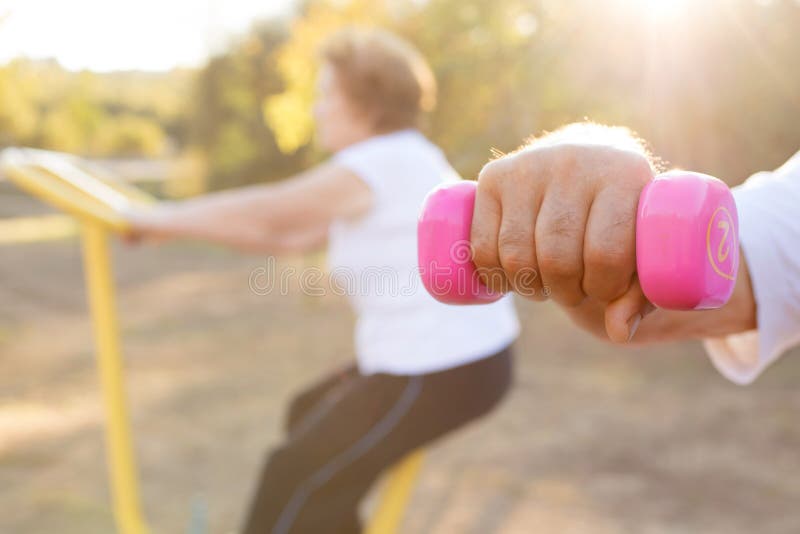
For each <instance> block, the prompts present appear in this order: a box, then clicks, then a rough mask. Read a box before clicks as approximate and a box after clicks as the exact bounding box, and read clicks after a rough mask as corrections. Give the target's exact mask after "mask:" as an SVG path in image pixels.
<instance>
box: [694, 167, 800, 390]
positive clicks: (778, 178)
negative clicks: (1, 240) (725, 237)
mask: <svg viewBox="0 0 800 534" xmlns="http://www.w3.org/2000/svg"><path fill="white" fill-rule="evenodd" d="M733 194H734V197H735V198H736V207H737V209H738V211H739V241H740V243H741V246H742V250H743V252H744V258H745V260H746V261H747V268H748V270H749V271H750V279H751V282H752V286H753V296H754V297H755V302H756V324H757V325H758V330H754V331H752V332H745V333H742V334H736V335H732V336H728V337H724V338H718V339H710V340H706V341H705V347H706V350H707V351H708V354H709V355H710V357H711V361H712V362H713V363H714V365H715V366H716V367H717V369H719V371H720V372H721V373H722V374H723V375H725V376H726V377H727V378H729V379H730V380H732V381H733V382H736V383H738V384H748V383H750V382H752V381H753V380H755V379H756V378H757V377H758V375H759V374H761V372H762V371H764V369H766V368H767V366H769V365H770V364H771V363H772V362H774V361H775V360H777V359H778V358H779V357H780V356H781V355H782V354H783V353H784V352H786V351H788V350H789V349H791V348H792V347H794V346H797V345H800V152H798V153H797V154H795V156H794V157H793V158H792V159H790V160H789V161H788V162H786V163H785V164H784V165H783V166H782V167H781V168H779V169H778V170H776V171H774V172H761V173H758V174H755V175H753V176H751V177H750V178H749V179H748V180H747V181H746V182H745V183H744V184H742V185H741V186H739V187H737V188H736V189H734V191H733Z"/></svg>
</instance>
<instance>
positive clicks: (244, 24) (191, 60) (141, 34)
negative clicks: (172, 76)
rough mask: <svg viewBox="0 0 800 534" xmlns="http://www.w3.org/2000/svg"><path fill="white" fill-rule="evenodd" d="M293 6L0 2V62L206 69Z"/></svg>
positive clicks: (275, 2) (252, 0)
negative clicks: (211, 58)
mask: <svg viewBox="0 0 800 534" xmlns="http://www.w3.org/2000/svg"><path fill="white" fill-rule="evenodd" d="M293 4H294V1H293V0H0V64H4V63H6V62H8V61H9V60H10V59H12V58H15V57H19V56H27V57H31V58H55V59H57V60H58V61H59V62H60V63H61V64H62V65H63V66H64V67H66V68H68V69H70V70H82V69H89V70H95V71H112V70H169V69H171V68H174V67H179V66H197V65H201V64H202V63H203V62H204V61H205V59H206V58H207V57H208V55H209V53H211V52H213V51H216V50H219V49H221V48H222V47H223V45H224V43H225V42H226V40H227V39H229V38H230V36H231V35H235V34H237V33H241V32H244V31H246V30H247V28H248V27H249V26H250V25H251V24H252V23H253V21H254V20H257V19H260V18H265V17H270V16H280V15H285V14H287V13H290V12H291V8H292V6H293Z"/></svg>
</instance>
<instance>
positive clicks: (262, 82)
mask: <svg viewBox="0 0 800 534" xmlns="http://www.w3.org/2000/svg"><path fill="white" fill-rule="evenodd" d="M286 38H287V30H286V27H285V25H284V24H282V23H280V22H271V23H265V24H260V25H256V26H254V27H253V29H252V30H251V32H250V33H249V34H248V35H246V36H244V37H243V38H242V39H240V40H239V41H238V42H236V43H235V44H234V45H233V46H232V47H231V48H230V50H228V51H227V52H226V53H225V54H222V55H219V56H217V57H214V58H212V59H211V60H210V61H209V63H208V65H207V66H206V67H205V68H204V69H203V71H202V72H201V73H200V75H199V76H198V78H197V83H196V86H195V95H194V99H193V104H192V112H191V119H190V121H189V123H188V128H189V130H190V131H191V134H190V139H191V141H192V143H193V144H195V145H196V146H198V147H200V148H202V149H203V150H204V151H205V153H206V154H207V156H208V158H209V166H210V172H211V185H212V187H217V188H219V187H230V186H235V185H240V184H243V183H248V182H252V181H256V180H269V179H275V178H279V177H283V176H285V175H287V174H289V173H291V172H295V171H297V170H298V169H300V168H301V165H302V164H303V163H304V162H305V159H306V156H307V153H308V151H307V150H300V151H297V152H296V153H294V154H292V155H291V156H283V155H282V154H281V152H280V150H279V149H278V144H277V140H276V138H275V134H274V132H273V130H272V129H271V128H270V127H269V126H268V125H267V124H266V122H265V120H264V117H263V115H262V111H261V110H262V106H263V102H264V101H265V100H266V99H267V98H268V97H269V96H270V95H273V94H276V93H278V92H280V91H281V90H282V87H283V82H282V80H281V77H280V76H279V74H278V72H277V70H276V68H275V61H274V58H273V54H274V52H275V50H276V49H277V48H278V47H279V46H280V45H281V44H282V43H283V42H284V41H285V40H286Z"/></svg>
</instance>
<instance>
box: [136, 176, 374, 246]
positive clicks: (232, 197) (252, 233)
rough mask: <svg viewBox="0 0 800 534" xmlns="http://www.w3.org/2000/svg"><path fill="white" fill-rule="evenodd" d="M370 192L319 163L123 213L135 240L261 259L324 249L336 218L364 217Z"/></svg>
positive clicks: (356, 177)
mask: <svg viewBox="0 0 800 534" xmlns="http://www.w3.org/2000/svg"><path fill="white" fill-rule="evenodd" d="M371 204H372V192H371V190H370V189H369V187H368V186H367V185H366V184H365V183H364V182H363V181H362V180H361V179H360V178H359V177H358V176H357V175H356V174H354V173H353V172H351V171H350V170H348V169H346V168H345V167H343V166H341V165H339V164H336V163H325V164H323V165H320V166H318V167H315V168H314V169H311V170H309V171H307V172H304V173H301V174H299V175H297V176H296V177H293V178H289V179H286V180H283V181H280V182H276V183H271V184H265V185H255V186H250V187H242V188H238V189H232V190H229V191H222V192H219V193H211V194H208V195H203V196H200V197H197V198H193V199H189V200H184V201H179V202H164V203H161V204H159V205H157V206H156V207H154V208H151V209H136V210H133V211H130V212H128V213H127V217H128V219H129V220H130V222H131V225H132V228H133V230H132V231H131V235H130V237H131V238H132V239H134V240H136V239H148V238H149V239H157V240H165V239H196V240H204V241H210V242H213V243H217V244H220V245H224V246H228V247H231V248H236V249H239V250H243V251H247V252H253V253H261V254H288V253H296V252H303V251H306V250H310V249H313V248H316V247H319V246H321V245H322V244H324V243H325V240H326V238H327V232H328V227H329V226H330V224H331V222H332V221H333V220H334V219H337V218H353V217H358V216H360V215H363V214H364V213H366V212H367V211H368V210H369V209H370V207H371Z"/></svg>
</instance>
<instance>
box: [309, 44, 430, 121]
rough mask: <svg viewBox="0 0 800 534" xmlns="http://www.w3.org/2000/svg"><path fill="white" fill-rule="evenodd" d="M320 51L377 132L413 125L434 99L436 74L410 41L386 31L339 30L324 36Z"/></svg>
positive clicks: (349, 96) (352, 100)
mask: <svg viewBox="0 0 800 534" xmlns="http://www.w3.org/2000/svg"><path fill="white" fill-rule="evenodd" d="M321 56H322V60H323V61H325V62H327V63H328V64H330V65H331V66H332V67H333V69H334V72H335V73H336V77H337V81H338V82H339V83H340V84H341V87H342V90H343V91H344V93H345V94H346V95H347V97H348V98H349V99H350V101H351V103H352V104H353V105H355V106H356V107H358V108H359V109H360V110H362V111H364V112H365V113H367V114H368V115H369V116H370V117H371V118H372V120H373V126H374V128H375V130H376V131H378V132H388V131H393V130H401V129H404V128H411V127H415V126H417V125H418V122H419V118H420V116H421V115H422V113H423V112H425V111H430V110H432V109H433V107H434V106H435V104H436V79H435V77H434V75H433V72H432V71H431V68H430V66H429V65H428V62H427V61H425V58H424V57H423V56H422V54H421V53H420V52H419V51H418V50H417V49H416V48H414V46H413V45H411V44H410V43H408V42H407V41H405V40H403V39H401V38H400V37H397V36H396V35H394V34H392V33H389V32H387V31H385V30H379V29H363V28H345V29H343V30H339V31H338V32H336V33H334V34H333V35H331V36H330V37H328V39H327V40H326V41H325V43H324V44H323V47H322V50H321Z"/></svg>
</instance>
